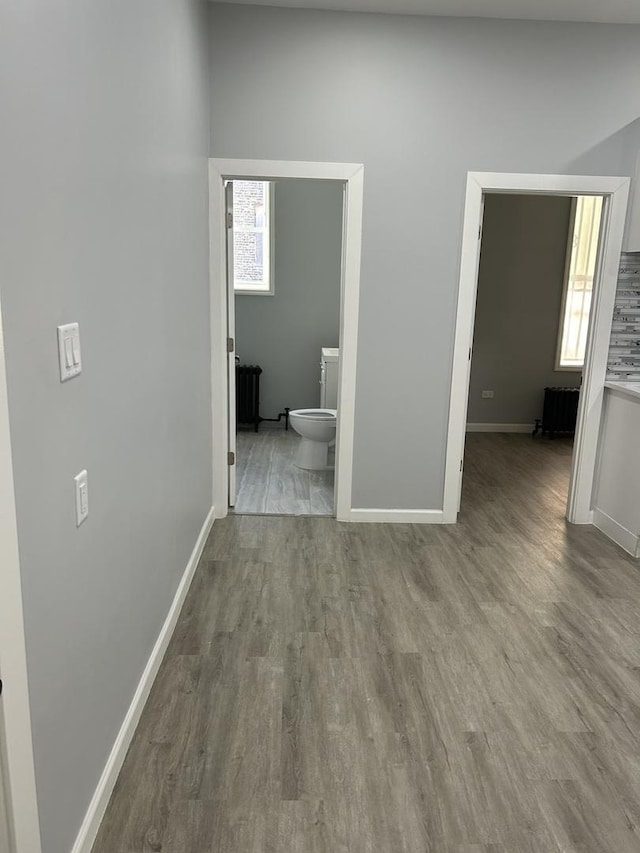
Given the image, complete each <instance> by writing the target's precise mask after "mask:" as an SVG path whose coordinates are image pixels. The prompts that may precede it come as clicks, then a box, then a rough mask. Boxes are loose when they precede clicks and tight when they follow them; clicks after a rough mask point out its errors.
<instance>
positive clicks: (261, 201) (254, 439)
mask: <svg viewBox="0 0 640 853" xmlns="http://www.w3.org/2000/svg"><path fill="white" fill-rule="evenodd" d="M343 195H344V185H343V184H342V183H341V182H338V181H311V180H299V179H291V178H289V179H285V180H279V181H261V180H260V181H254V180H252V181H247V180H242V181H229V183H228V188H227V229H228V237H227V269H228V286H229V294H228V300H229V319H228V324H229V327H228V337H229V339H230V340H233V342H234V356H235V362H236V363H235V375H233V373H234V371H233V369H232V370H231V372H232V375H231V376H230V377H229V379H230V381H229V415H230V420H229V438H230V450H231V452H232V453H234V456H235V465H233V466H232V467H231V470H230V477H229V507H230V509H231V511H233V512H234V513H236V514H241V515H242V514H251V515H263V514H266V515H276V514H277V515H329V516H331V515H333V514H334V511H335V510H334V473H335V435H336V427H337V410H338V369H339V361H340V348H339V332H340V286H341V264H342V215H343V204H344V200H343ZM230 368H232V366H231V365H230Z"/></svg>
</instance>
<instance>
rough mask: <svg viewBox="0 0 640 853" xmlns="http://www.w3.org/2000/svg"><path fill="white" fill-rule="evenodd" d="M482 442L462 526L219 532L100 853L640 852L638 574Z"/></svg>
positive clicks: (516, 441) (501, 440) (259, 523)
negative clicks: (569, 522)
mask: <svg viewBox="0 0 640 853" xmlns="http://www.w3.org/2000/svg"><path fill="white" fill-rule="evenodd" d="M468 438H469V440H468V446H467V461H466V467H465V484H464V493H463V503H462V513H461V519H460V523H459V524H458V525H452V526H447V527H445V526H426V525H423V526H419V525H380V524H361V525H355V524H341V523H338V522H336V521H335V520H333V519H329V518H327V519H324V518H291V517H289V518H274V517H262V518H261V517H254V516H244V517H241V516H232V517H229V518H227V519H225V520H223V521H218V522H216V524H215V525H214V528H213V531H212V534H211V537H210V539H209V542H208V544H207V547H206V550H205V553H204V555H203V558H202V561H201V564H200V567H199V569H198V571H197V574H196V577H195V579H194V583H193V586H192V589H191V591H190V594H189V597H188V600H187V603H186V605H185V608H184V610H183V613H182V615H181V617H180V621H179V623H178V626H177V629H176V632H175V635H174V637H173V639H172V641H171V645H170V648H169V650H168V653H167V655H166V658H165V660H164V662H163V665H162V668H161V671H160V674H159V676H158V679H157V682H156V684H155V686H154V688H153V691H152V693H151V696H150V699H149V702H148V704H147V707H146V709H145V711H144V714H143V717H142V720H141V722H140V725H139V728H138V731H137V733H136V736H135V739H134V741H133V744H132V746H131V749H130V751H129V754H128V756H127V759H126V762H125V766H124V768H123V771H122V773H121V776H120V779H119V782H118V785H117V787H116V790H115V792H114V795H113V797H112V800H111V803H110V805H109V808H108V811H107V814H106V817H105V820H104V822H103V825H102V828H101V831H100V833H99V837H98V839H97V842H96V844H95V847H94V853H142V851H162V853H427V851H428V853H523V851H527V853H560V851H562V853H638V851H640V749H639V747H640V743H639V735H640V621H639V620H638V606H639V602H640V566H639V565H638V563H637V561H634V560H632V558H630V557H628V556H626V555H625V554H624V552H622V551H621V550H619V549H618V548H617V547H616V546H615V545H613V544H612V543H611V542H609V541H608V540H607V539H606V538H605V537H604V536H602V535H601V534H600V533H599V532H598V531H596V530H595V529H594V528H589V527H584V528H583V527H581V528H575V527H569V526H568V525H567V524H566V523H565V521H564V518H563V512H564V504H565V501H566V490H567V483H568V470H569V463H570V457H571V447H570V444H568V443H567V442H564V441H549V440H547V439H541V438H538V439H532V438H531V437H529V436H523V435H481V434H472V435H470V436H469V437H468Z"/></svg>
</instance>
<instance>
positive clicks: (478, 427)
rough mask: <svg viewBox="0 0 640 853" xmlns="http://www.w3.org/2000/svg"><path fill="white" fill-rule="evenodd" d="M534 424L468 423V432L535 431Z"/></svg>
mask: <svg viewBox="0 0 640 853" xmlns="http://www.w3.org/2000/svg"><path fill="white" fill-rule="evenodd" d="M533 429H534V426H533V424H480V423H473V424H467V432H528V433H529V434H531V433H532V432H533Z"/></svg>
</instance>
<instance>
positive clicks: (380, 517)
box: [345, 509, 449, 524]
mask: <svg viewBox="0 0 640 853" xmlns="http://www.w3.org/2000/svg"><path fill="white" fill-rule="evenodd" d="M345 520H346V521H359V522H377V523H382V524H448V523H449V522H447V520H446V519H445V517H444V513H443V512H442V510H441V509H352V510H351V511H350V512H349V518H347V519H345Z"/></svg>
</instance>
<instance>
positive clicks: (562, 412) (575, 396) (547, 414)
mask: <svg viewBox="0 0 640 853" xmlns="http://www.w3.org/2000/svg"><path fill="white" fill-rule="evenodd" d="M579 400H580V389H579V388H545V389H544V405H543V407H542V420H540V419H538V420H536V428H535V430H534V432H533V434H534V435H535V434H536V433H537V432H538V431H539V430H542V434H543V435H544V434H545V433H548V434H549V436H550V437H551V438H553V436H554V435H555V434H556V433H558V434H563V435H572V434H573V433H574V432H575V431H576V420H577V418H578V402H579Z"/></svg>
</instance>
